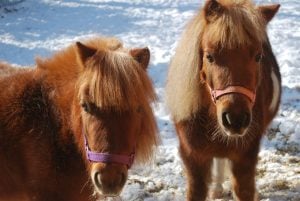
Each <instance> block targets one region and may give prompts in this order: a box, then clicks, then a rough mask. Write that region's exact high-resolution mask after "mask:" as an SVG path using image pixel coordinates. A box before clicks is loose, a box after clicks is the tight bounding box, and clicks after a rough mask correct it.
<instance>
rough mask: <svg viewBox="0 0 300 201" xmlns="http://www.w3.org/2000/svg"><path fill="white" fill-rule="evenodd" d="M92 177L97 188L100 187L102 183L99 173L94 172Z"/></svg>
mask: <svg viewBox="0 0 300 201" xmlns="http://www.w3.org/2000/svg"><path fill="white" fill-rule="evenodd" d="M93 179H94V183H95V185H96V186H97V188H99V189H101V188H102V183H101V174H100V172H95V173H94V178H93Z"/></svg>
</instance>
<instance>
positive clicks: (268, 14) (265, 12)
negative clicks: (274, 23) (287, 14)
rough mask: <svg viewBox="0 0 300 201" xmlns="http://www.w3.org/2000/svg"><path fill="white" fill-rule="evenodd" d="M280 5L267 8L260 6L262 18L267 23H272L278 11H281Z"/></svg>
mask: <svg viewBox="0 0 300 201" xmlns="http://www.w3.org/2000/svg"><path fill="white" fill-rule="evenodd" d="M279 7H280V4H273V5H266V6H258V9H259V11H260V12H261V14H262V16H263V17H264V18H265V20H266V22H267V23H268V22H270V21H271V20H272V19H273V17H274V16H275V14H276V13H277V11H278V10H279Z"/></svg>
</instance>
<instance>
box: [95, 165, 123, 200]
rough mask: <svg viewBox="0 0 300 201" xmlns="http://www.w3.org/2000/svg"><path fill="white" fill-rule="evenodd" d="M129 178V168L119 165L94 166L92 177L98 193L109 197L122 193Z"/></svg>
mask: <svg viewBox="0 0 300 201" xmlns="http://www.w3.org/2000/svg"><path fill="white" fill-rule="evenodd" d="M127 176H128V170H127V167H126V166H125V165H119V164H94V165H93V166H92V171H91V175H90V177H91V180H92V182H93V184H94V188H95V190H96V192H97V193H99V194H100V195H103V196H107V197H115V196H118V195H119V194H120V193H121V191H122V189H123V187H124V185H125V183H126V180H127Z"/></svg>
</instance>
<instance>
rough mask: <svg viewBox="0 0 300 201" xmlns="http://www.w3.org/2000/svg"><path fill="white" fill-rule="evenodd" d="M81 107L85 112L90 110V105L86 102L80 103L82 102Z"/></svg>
mask: <svg viewBox="0 0 300 201" xmlns="http://www.w3.org/2000/svg"><path fill="white" fill-rule="evenodd" d="M81 107H82V109H83V110H84V111H85V112H87V113H90V112H91V108H90V106H89V105H88V104H87V103H82V104H81Z"/></svg>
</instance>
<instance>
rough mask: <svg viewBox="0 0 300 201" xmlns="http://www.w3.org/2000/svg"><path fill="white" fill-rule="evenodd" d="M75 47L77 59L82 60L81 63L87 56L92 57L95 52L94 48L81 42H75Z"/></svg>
mask: <svg viewBox="0 0 300 201" xmlns="http://www.w3.org/2000/svg"><path fill="white" fill-rule="evenodd" d="M76 49H77V56H78V59H79V60H80V61H81V62H82V64H84V63H85V62H86V60H87V59H88V58H90V57H92V56H93V55H94V54H95V53H96V52H97V50H96V49H93V48H90V47H87V46H85V45H84V44H82V43H81V42H76Z"/></svg>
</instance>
